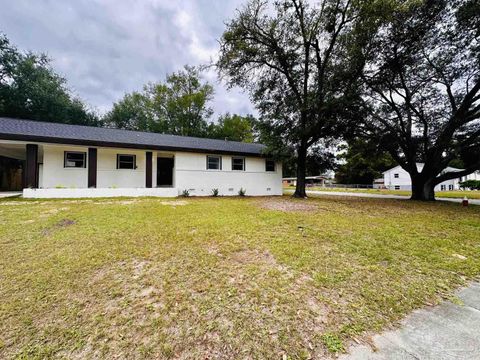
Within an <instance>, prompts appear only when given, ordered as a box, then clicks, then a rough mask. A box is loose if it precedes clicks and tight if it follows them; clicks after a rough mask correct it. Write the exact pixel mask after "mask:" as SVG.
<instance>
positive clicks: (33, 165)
mask: <svg viewBox="0 0 480 360" xmlns="http://www.w3.org/2000/svg"><path fill="white" fill-rule="evenodd" d="M40 156H41V154H39V146H38V145H34V144H27V145H25V144H24V143H23V144H22V143H18V142H15V141H0V191H1V192H11V191H22V190H23V189H24V188H26V187H31V188H36V187H38V183H39V165H40V161H39V157H40Z"/></svg>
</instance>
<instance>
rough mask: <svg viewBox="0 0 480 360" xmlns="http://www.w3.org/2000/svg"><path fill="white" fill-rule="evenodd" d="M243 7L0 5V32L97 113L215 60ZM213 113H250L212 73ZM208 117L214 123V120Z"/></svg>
mask: <svg viewBox="0 0 480 360" xmlns="http://www.w3.org/2000/svg"><path fill="white" fill-rule="evenodd" d="M243 2H244V1H243V0H141V1H139V0H137V1H134V0H96V1H95V0H63V1H61V0H30V1H27V0H0V9H1V11H0V32H4V33H5V34H6V35H7V37H8V38H9V39H10V41H11V42H12V43H13V44H15V45H16V46H17V47H19V48H20V49H22V50H32V51H35V52H46V53H47V54H48V55H49V56H50V57H51V58H52V59H53V67H54V68H55V70H56V71H57V72H59V73H61V74H62V75H64V76H65V77H66V78H67V80H68V85H69V87H70V88H71V89H73V91H74V92H75V93H76V94H78V95H79V96H80V97H81V98H82V99H84V100H85V101H86V102H87V103H89V104H90V105H92V106H94V107H95V108H97V109H98V110H99V111H100V112H102V113H103V112H105V111H108V110H109V109H110V108H111V106H112V103H113V102H114V101H118V100H119V99H121V98H122V96H123V94H124V93H125V92H131V91H133V90H140V89H141V88H142V86H143V85H144V84H145V83H147V82H149V81H161V80H164V79H165V75H166V74H167V73H170V72H172V71H176V70H179V69H181V68H182V67H183V65H185V64H189V65H199V64H205V63H208V62H209V61H210V59H212V58H213V59H215V57H216V55H217V52H218V42H217V40H218V38H219V37H220V36H221V34H222V32H223V30H224V27H225V26H224V22H225V21H226V20H227V19H230V18H232V17H233V16H234V15H235V9H236V8H238V7H239V6H240V5H241V4H242V3H243ZM205 78H206V79H207V80H208V81H210V82H211V83H212V84H213V85H214V86H215V91H216V94H215V100H214V102H213V104H212V106H213V108H214V110H215V112H216V116H217V115H218V114H219V113H224V112H227V111H228V112H232V113H241V114H246V113H252V112H254V109H253V106H252V104H251V103H250V101H249V99H248V96H246V95H245V94H243V93H242V92H241V91H239V90H233V91H227V90H226V88H225V86H224V85H222V84H220V83H218V81H217V78H216V74H215V73H214V72H213V71H211V72H209V73H207V74H205ZM216 116H215V118H216Z"/></svg>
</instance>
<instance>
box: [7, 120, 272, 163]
mask: <svg viewBox="0 0 480 360" xmlns="http://www.w3.org/2000/svg"><path fill="white" fill-rule="evenodd" d="M0 139H4V140H24V141H36V142H49V143H60V144H72V145H87V146H107V147H127V148H138V149H151V150H172V151H173V150H177V151H193V152H211V153H224V154H241V155H254V156H259V155H262V152H263V150H264V149H265V146H264V145H261V144H252V143H242V142H237V141H225V140H216V139H204V138H196V137H187V136H177V135H165V134H157V133H148V132H140V131H129V130H120V129H109V128H98V127H92V126H80V125H67V124H58V123H48V122H40V121H31V120H19V119H12V118H4V117H0Z"/></svg>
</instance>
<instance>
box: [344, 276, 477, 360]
mask: <svg viewBox="0 0 480 360" xmlns="http://www.w3.org/2000/svg"><path fill="white" fill-rule="evenodd" d="M457 296H458V297H459V298H460V300H461V301H462V302H463V305H455V304H453V303H451V302H444V303H442V304H441V305H439V306H435V307H431V308H427V309H423V310H417V311H415V312H413V313H412V314H411V315H409V316H408V317H407V318H406V319H405V320H404V321H403V322H402V325H401V327H400V328H399V329H398V330H395V331H389V332H385V333H383V334H379V335H375V336H374V337H373V338H372V341H373V344H374V345H375V347H376V351H373V350H372V348H371V347H370V346H367V345H358V346H355V347H353V348H351V349H350V353H349V354H345V355H342V356H341V357H340V359H342V360H367V359H368V360H383V359H385V360H387V359H405V360H410V359H412V360H413V359H422V360H423V359H431V360H442V359H443V360H447V359H448V360H454V359H455V360H460V359H461V360H464V359H465V360H467V359H480V336H479V332H480V283H474V284H472V285H471V286H470V287H468V288H465V289H463V290H461V291H459V292H458V294H457Z"/></svg>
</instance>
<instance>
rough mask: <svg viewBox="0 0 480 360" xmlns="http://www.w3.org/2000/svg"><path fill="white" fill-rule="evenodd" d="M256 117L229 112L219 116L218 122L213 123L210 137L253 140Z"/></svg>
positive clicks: (210, 128)
mask: <svg viewBox="0 0 480 360" xmlns="http://www.w3.org/2000/svg"><path fill="white" fill-rule="evenodd" d="M255 122H256V120H255V118H254V117H253V116H252V115H246V116H241V115H238V114H230V113H227V114H225V115H221V116H219V118H218V120H217V123H211V124H210V126H209V128H208V137H211V138H214V139H224V140H230V141H243V142H253V141H254V139H255V135H254V126H255Z"/></svg>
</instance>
